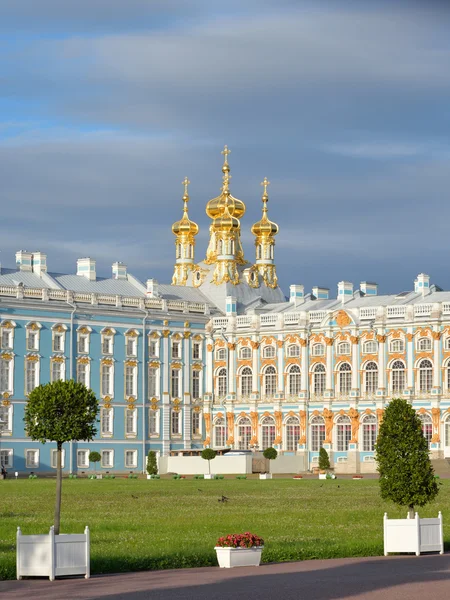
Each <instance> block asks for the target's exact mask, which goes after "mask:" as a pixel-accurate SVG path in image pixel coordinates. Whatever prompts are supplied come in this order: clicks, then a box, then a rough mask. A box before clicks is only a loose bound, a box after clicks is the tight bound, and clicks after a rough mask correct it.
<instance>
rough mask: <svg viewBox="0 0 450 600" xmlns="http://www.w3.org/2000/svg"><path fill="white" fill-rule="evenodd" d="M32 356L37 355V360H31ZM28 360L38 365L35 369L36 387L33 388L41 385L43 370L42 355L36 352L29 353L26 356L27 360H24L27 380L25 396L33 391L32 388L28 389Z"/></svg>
mask: <svg viewBox="0 0 450 600" xmlns="http://www.w3.org/2000/svg"><path fill="white" fill-rule="evenodd" d="M30 356H35V357H36V358H37V360H33V361H30V360H29V357H30ZM28 362H33V363H34V364H35V365H36V369H35V372H34V388H33V389H35V388H37V387H38V385H39V378H40V372H41V357H40V356H38V355H36V354H34V353H33V354H28V355H27V356H26V357H25V361H24V367H25V381H24V387H25V396H29V395H30V393H31V392H32V390H28V388H27V363H28Z"/></svg>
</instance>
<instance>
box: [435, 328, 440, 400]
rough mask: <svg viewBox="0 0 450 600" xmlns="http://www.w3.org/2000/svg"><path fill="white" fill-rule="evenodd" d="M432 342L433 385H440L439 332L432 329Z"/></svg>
mask: <svg viewBox="0 0 450 600" xmlns="http://www.w3.org/2000/svg"><path fill="white" fill-rule="evenodd" d="M433 343H434V356H433V358H434V360H433V362H434V365H433V387H435V388H438V387H440V381H441V380H440V372H441V358H440V343H441V334H440V333H439V332H434V331H433Z"/></svg>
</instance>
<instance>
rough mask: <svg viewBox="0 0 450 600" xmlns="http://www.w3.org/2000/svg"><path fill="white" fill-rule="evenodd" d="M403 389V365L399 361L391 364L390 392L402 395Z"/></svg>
mask: <svg viewBox="0 0 450 600" xmlns="http://www.w3.org/2000/svg"><path fill="white" fill-rule="evenodd" d="M405 387H406V386H405V365H404V363H403V362H402V361H401V360H396V361H394V363H393V364H392V391H393V392H400V393H403V390H404V389H405Z"/></svg>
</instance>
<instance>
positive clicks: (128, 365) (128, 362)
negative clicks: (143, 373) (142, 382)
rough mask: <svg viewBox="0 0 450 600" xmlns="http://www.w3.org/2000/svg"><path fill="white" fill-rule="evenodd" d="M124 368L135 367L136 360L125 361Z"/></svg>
mask: <svg viewBox="0 0 450 600" xmlns="http://www.w3.org/2000/svg"><path fill="white" fill-rule="evenodd" d="M125 366H126V367H137V360H127V361H125Z"/></svg>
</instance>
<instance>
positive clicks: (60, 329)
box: [54, 325, 65, 333]
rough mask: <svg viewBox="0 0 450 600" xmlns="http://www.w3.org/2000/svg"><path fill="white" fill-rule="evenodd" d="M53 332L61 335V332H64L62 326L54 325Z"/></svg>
mask: <svg viewBox="0 0 450 600" xmlns="http://www.w3.org/2000/svg"><path fill="white" fill-rule="evenodd" d="M54 330H55V331H56V332H57V333H63V332H64V331H65V328H64V327H63V326H62V325H56V326H55V327H54Z"/></svg>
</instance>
